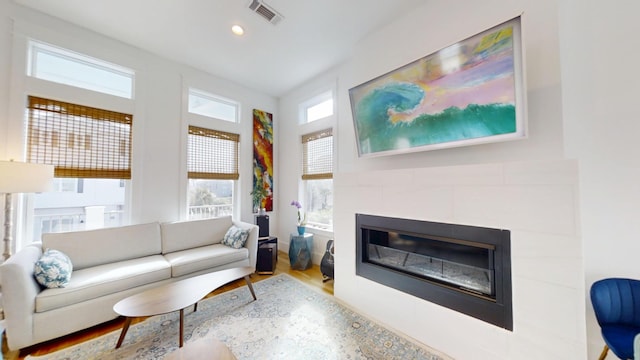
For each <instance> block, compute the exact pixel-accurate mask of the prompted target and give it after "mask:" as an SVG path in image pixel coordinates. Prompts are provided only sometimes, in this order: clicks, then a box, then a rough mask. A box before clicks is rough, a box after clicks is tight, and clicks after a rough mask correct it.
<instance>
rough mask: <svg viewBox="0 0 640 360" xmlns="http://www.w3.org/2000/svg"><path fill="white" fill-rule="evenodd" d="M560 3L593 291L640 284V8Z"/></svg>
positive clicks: (626, 3) (569, 122)
mask: <svg viewBox="0 0 640 360" xmlns="http://www.w3.org/2000/svg"><path fill="white" fill-rule="evenodd" d="M562 5H563V6H562V11H561V13H560V14H561V17H560V18H561V19H562V21H561V29H560V30H561V32H560V34H561V35H562V37H561V40H562V42H561V45H562V46H561V50H562V52H561V54H562V56H561V58H562V82H563V92H562V95H563V108H564V126H565V145H566V148H567V155H568V156H571V157H575V158H578V159H580V204H581V213H582V238H583V246H584V261H585V269H586V271H585V284H586V288H587V289H588V288H589V286H590V285H591V284H592V283H593V282H594V281H596V280H598V279H601V278H604V277H631V278H636V279H638V278H640V267H639V266H638V256H637V254H639V253H640V241H638V239H639V236H638V234H639V232H640V221H638V219H639V218H640V162H639V160H638V153H639V152H638V147H637V143H638V134H639V133H640V115H638V106H637V104H638V96H640V90H639V89H638V84H640V72H638V71H637V70H636V69H637V67H638V64H639V63H640V47H638V46H637V44H638V41H637V40H636V39H635V37H634V36H633V35H631V34H638V33H640V22H638V20H637V14H638V13H639V12H640V3H638V2H637V1H633V0H622V1H616V2H615V5H614V6H612V5H613V4H612V3H606V2H602V1H595V0H587V1H582V0H567V1H563V2H562ZM586 296H587V294H585V297H586ZM586 303H587V307H586V308H587V331H588V342H589V355H590V358H596V357H597V354H598V353H599V352H600V351H601V350H602V346H603V341H602V339H601V336H600V329H599V327H598V325H597V323H596V321H595V317H594V315H593V310H592V307H591V304H590V301H589V300H588V298H587V299H586ZM612 357H614V355H612V354H610V355H609V357H608V358H612Z"/></svg>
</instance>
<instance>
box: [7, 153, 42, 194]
mask: <svg viewBox="0 0 640 360" xmlns="http://www.w3.org/2000/svg"><path fill="white" fill-rule="evenodd" d="M52 188H53V165H43V164H31V163H24V162H18V161H0V193H5V194H13V193H33V192H43V191H51V190H52Z"/></svg>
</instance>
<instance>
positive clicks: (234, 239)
mask: <svg viewBox="0 0 640 360" xmlns="http://www.w3.org/2000/svg"><path fill="white" fill-rule="evenodd" d="M247 237H249V230H247V229H243V228H240V227H237V226H235V225H231V227H230V228H229V230H227V233H226V234H224V238H223V239H222V244H223V245H227V246H231V247H232V248H234V249H240V248H241V247H243V246H244V244H245V243H246V242H247Z"/></svg>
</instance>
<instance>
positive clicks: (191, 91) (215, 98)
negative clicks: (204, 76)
mask: <svg viewBox="0 0 640 360" xmlns="http://www.w3.org/2000/svg"><path fill="white" fill-rule="evenodd" d="M192 95H193V96H197V97H200V98H202V99H205V100H209V101H211V102H213V103H217V104H221V105H224V106H231V107H233V108H234V115H233V116H234V118H233V119H228V118H224V117H216V116H211V115H210V114H206V113H204V112H194V111H191V96H192ZM186 107H187V113H189V114H195V115H199V116H204V117H207V118H211V119H217V120H222V121H227V122H230V123H239V122H240V103H239V102H237V101H234V100H231V99H228V98H225V97H222V96H219V95H215V94H212V93H209V92H207V91H204V90H200V89H197V88H193V87H189V88H188V90H187V106H186Z"/></svg>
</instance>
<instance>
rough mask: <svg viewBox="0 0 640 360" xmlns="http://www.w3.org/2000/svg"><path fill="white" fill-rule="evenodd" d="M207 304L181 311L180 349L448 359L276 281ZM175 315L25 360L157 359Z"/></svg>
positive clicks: (172, 343)
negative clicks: (198, 346) (199, 344)
mask: <svg viewBox="0 0 640 360" xmlns="http://www.w3.org/2000/svg"><path fill="white" fill-rule="evenodd" d="M253 286H254V289H255V291H256V296H257V297H258V300H256V301H253V298H252V297H251V294H250V292H249V290H248V289H247V287H246V286H243V287H240V288H237V289H234V290H231V291H228V292H225V293H222V294H220V295H216V296H214V297H211V298H208V299H205V300H203V301H201V302H200V303H199V304H198V311H196V312H192V311H191V310H188V311H187V310H185V329H184V333H185V346H188V344H189V343H190V342H193V341H196V340H198V339H200V338H216V339H218V340H220V341H222V342H223V343H225V344H226V345H227V346H228V347H229V348H230V349H231V351H232V352H233V353H234V355H235V356H236V357H237V358H238V359H239V360H254V359H261V360H262V359H278V360H283V359H296V360H298V359H305V360H308V359H318V360H327V359H353V360H357V359H398V360H400V359H402V360H406V359H416V360H422V359H424V360H427V359H428V360H441V359H448V357H446V356H444V355H442V354H440V353H438V352H436V351H433V350H431V349H428V348H426V347H424V346H422V345H419V344H416V343H414V342H412V341H411V340H409V339H407V338H405V337H402V336H399V335H397V334H395V333H393V332H391V331H389V330H387V329H385V328H383V327H382V326H380V325H378V324H377V323H375V322H373V321H371V320H369V319H367V318H365V317H363V316H361V315H359V314H357V313H355V312H353V311H352V310H350V309H349V308H347V307H345V306H343V305H341V304H340V303H338V302H337V301H336V300H335V299H334V298H333V297H332V296H329V295H327V294H324V293H321V292H320V291H318V290H316V289H312V288H311V287H309V286H307V285H306V284H304V283H302V282H300V281H298V280H296V279H295V278H293V277H291V276H289V275H287V274H280V275H276V276H272V277H270V278H268V279H265V280H262V281H258V282H256V283H254V285H253ZM178 325H179V314H178V312H175V313H171V314H165V315H159V316H154V317H151V318H149V319H147V320H145V321H143V322H140V323H138V324H135V325H132V326H131V328H130V329H129V331H128V333H127V336H126V338H125V339H124V342H123V344H122V347H121V348H120V349H117V350H116V349H114V347H115V344H116V342H117V340H118V336H119V335H120V331H119V330H118V331H114V332H111V333H109V334H106V335H103V336H100V337H98V338H96V339H92V340H90V341H86V342H83V343H81V344H78V345H75V346H73V347H70V348H67V349H63V350H60V351H57V352H55V353H51V354H48V355H44V356H37V357H36V356H29V357H27V359H33V360H50V359H69V360H72V359H82V360H84V359H161V358H163V357H164V356H165V355H167V354H169V353H170V352H172V351H175V350H176V349H177V348H178V331H179V329H178Z"/></svg>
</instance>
